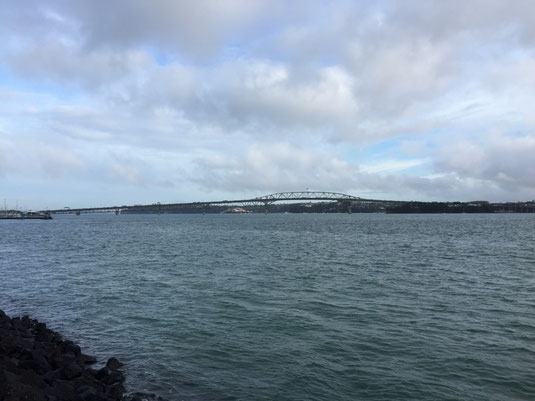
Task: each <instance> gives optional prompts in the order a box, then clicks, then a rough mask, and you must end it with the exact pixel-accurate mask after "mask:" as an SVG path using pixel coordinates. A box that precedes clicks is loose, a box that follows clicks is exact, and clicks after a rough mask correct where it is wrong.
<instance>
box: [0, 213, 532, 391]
mask: <svg viewBox="0 0 535 401" xmlns="http://www.w3.org/2000/svg"><path fill="white" fill-rule="evenodd" d="M0 275H1V277H0V278H1V279H0V309H4V310H5V311H6V313H8V314H11V315H22V314H29V315H30V316H32V317H35V318H37V319H39V320H40V321H44V322H46V323H47V324H48V326H49V327H51V328H53V329H54V330H57V331H60V332H61V333H63V334H64V336H65V337H67V338H70V339H72V340H74V341H75V342H77V343H79V344H80V345H81V346H82V348H83V349H84V350H85V352H86V353H89V354H92V355H95V356H97V357H100V358H102V359H104V358H106V357H109V356H111V355H115V356H117V357H118V358H119V359H120V360H121V361H122V362H124V363H125V365H126V375H127V385H128V386H129V387H130V388H131V389H133V390H139V391H145V392H156V393H158V394H160V395H162V396H164V397H166V398H167V399H169V400H182V399H183V400H530V399H535V215H534V214H514V215H513V214H507V215H504V214H502V215H500V214H485V215H471V214H459V215H381V214H353V215H347V214H338V215H328V214H317V215H315V214H309V215H306V214H302V215H291V214H290V215H288V214H286V215H275V214H271V215H267V216H266V215H261V214H252V215H251V214H249V215H229V214H226V215H206V216H202V215H165V216H164V215H162V216H157V215H120V216H115V215H112V214H101V215H82V216H60V215H58V216H55V217H54V220H51V221H39V220H35V221H32V220H30V221H27V220H23V221H18V220H5V221H0Z"/></svg>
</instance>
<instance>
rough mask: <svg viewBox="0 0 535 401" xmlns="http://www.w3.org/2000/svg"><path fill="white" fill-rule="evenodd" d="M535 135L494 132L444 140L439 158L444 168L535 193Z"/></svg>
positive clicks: (515, 190)
mask: <svg viewBox="0 0 535 401" xmlns="http://www.w3.org/2000/svg"><path fill="white" fill-rule="evenodd" d="M533 155H535V136H533V135H525V136H516V137H513V136H506V135H499V134H490V135H488V136H484V137H482V138H480V140H479V141H477V142H476V141H475V140H468V139H465V140H460V141H458V142H454V143H453V144H449V145H448V144H443V145H442V147H441V150H440V152H439V156H438V159H437V160H436V169H437V171H440V172H448V173H451V172H453V173H455V174H457V175H458V176H461V177H466V178H472V179H476V180H485V181H487V182H489V183H493V184H495V185H498V186H499V187H501V188H502V189H504V190H505V191H511V192H513V193H514V192H519V191H523V190H528V191H532V193H533V195H535V192H534V191H535V163H534V162H533V160H534V156H533Z"/></svg>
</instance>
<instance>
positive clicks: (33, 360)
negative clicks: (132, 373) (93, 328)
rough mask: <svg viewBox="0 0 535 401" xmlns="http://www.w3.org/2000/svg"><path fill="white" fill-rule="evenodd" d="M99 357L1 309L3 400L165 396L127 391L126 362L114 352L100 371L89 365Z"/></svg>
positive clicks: (153, 398) (0, 399)
mask: <svg viewBox="0 0 535 401" xmlns="http://www.w3.org/2000/svg"><path fill="white" fill-rule="evenodd" d="M95 362H96V359H95V358H93V357H92V356H89V355H86V354H84V353H82V350H81V349H80V347H79V346H78V345H76V344H75V343H73V342H72V341H68V340H63V338H62V337H61V335H60V334H59V333H56V332H54V331H52V330H50V329H48V328H47V327H46V325H45V324H44V323H39V322H38V321H37V320H34V319H30V318H29V317H28V316H23V317H22V318H9V316H6V314H5V313H4V312H3V311H1V310H0V401H20V400H25V401H115V400H116V401H119V400H124V401H129V400H130V401H134V400H136V401H140V400H150V401H164V400H163V399H162V398H160V397H156V396H154V395H150V394H143V393H135V395H129V396H125V393H126V390H125V388H124V384H123V383H124V380H125V378H124V375H123V373H122V372H121V371H120V370H119V369H120V368H121V367H122V366H123V364H122V363H121V362H119V360H117V358H114V357H112V358H110V359H109V360H108V361H107V363H106V366H105V367H103V368H101V369H99V370H98V371H97V370H95V369H91V368H90V367H88V365H90V364H92V363H95ZM140 397H141V398H140Z"/></svg>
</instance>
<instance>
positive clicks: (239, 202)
mask: <svg viewBox="0 0 535 401" xmlns="http://www.w3.org/2000/svg"><path fill="white" fill-rule="evenodd" d="M293 201H333V202H358V203H400V202H399V201H392V200H379V199H364V198H359V197H356V196H352V195H347V194H342V193H338V192H308V191H306V192H279V193H276V194H270V195H265V196H261V197H256V198H250V199H236V200H220V201H209V202H182V203H154V204H148V205H132V206H127V205H123V206H104V207H91V208H63V209H55V210H46V212H48V213H53V214H80V213H105V212H115V213H119V212H122V211H126V210H146V211H165V210H175V209H187V208H198V209H201V210H202V209H206V208H208V207H211V206H244V207H247V206H262V205H265V206H267V205H270V204H272V203H275V202H293ZM43 212H45V211H43Z"/></svg>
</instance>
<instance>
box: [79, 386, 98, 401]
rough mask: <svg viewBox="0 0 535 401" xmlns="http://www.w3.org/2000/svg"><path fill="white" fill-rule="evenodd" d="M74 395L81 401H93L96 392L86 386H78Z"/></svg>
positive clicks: (94, 389)
mask: <svg viewBox="0 0 535 401" xmlns="http://www.w3.org/2000/svg"><path fill="white" fill-rule="evenodd" d="M76 393H77V394H78V397H79V398H80V399H81V400H82V401H93V400H96V399H97V395H98V391H97V389H96V388H95V387H93V386H89V385H87V384H85V385H83V386H80V387H79V388H78V389H77V390H76Z"/></svg>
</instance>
